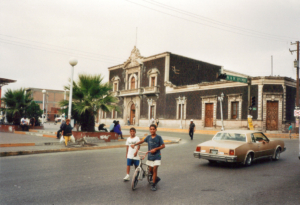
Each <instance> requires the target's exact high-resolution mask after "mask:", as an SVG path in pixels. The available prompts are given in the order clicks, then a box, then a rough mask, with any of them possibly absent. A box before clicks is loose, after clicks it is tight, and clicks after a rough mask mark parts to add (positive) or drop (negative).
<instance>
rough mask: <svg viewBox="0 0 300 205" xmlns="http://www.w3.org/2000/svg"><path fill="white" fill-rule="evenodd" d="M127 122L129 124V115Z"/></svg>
mask: <svg viewBox="0 0 300 205" xmlns="http://www.w3.org/2000/svg"><path fill="white" fill-rule="evenodd" d="M127 124H128V125H130V121H129V117H127Z"/></svg>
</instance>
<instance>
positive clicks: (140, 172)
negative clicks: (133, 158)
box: [131, 151, 152, 190]
mask: <svg viewBox="0 0 300 205" xmlns="http://www.w3.org/2000/svg"><path fill="white" fill-rule="evenodd" d="M139 153H144V154H145V155H139ZM147 154H148V152H142V151H139V152H138V156H139V158H140V163H139V166H138V167H137V168H136V169H135V172H134V174H133V178H132V182H131V188H132V190H135V188H136V185H137V184H138V182H139V181H142V180H143V178H145V177H146V176H147V180H148V182H149V184H150V183H151V181H152V174H151V173H150V171H149V166H148V165H146V164H145V163H143V162H142V161H143V159H145V157H146V155H147ZM143 165H146V166H147V170H146V171H145V169H144V168H143Z"/></svg>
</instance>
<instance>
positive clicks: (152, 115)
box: [150, 105, 155, 119]
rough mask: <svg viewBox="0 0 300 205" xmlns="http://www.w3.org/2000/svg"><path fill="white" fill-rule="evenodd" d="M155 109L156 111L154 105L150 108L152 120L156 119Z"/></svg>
mask: <svg viewBox="0 0 300 205" xmlns="http://www.w3.org/2000/svg"><path fill="white" fill-rule="evenodd" d="M154 109H155V106H154V105H152V106H150V119H152V118H153V119H155V116H154Z"/></svg>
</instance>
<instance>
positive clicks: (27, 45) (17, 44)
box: [0, 38, 116, 63]
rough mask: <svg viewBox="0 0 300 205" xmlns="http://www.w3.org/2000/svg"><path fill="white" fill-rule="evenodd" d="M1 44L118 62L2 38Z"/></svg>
mask: <svg viewBox="0 0 300 205" xmlns="http://www.w3.org/2000/svg"><path fill="white" fill-rule="evenodd" d="M0 42H2V43H5V44H10V45H15V46H21V47H25V48H31V49H34V50H42V51H48V52H52V53H57V54H62V55H77V56H78V57H81V58H84V59H89V60H94V61H99V62H103V63H115V62H116V61H113V60H110V61H103V60H99V59H95V58H94V57H91V56H87V55H82V54H80V55H78V54H77V53H72V52H68V51H61V50H55V49H51V48H44V47H38V46H35V45H29V44H25V43H20V42H14V41H9V40H3V39H1V38H0Z"/></svg>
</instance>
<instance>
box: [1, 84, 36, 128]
mask: <svg viewBox="0 0 300 205" xmlns="http://www.w3.org/2000/svg"><path fill="white" fill-rule="evenodd" d="M30 95H31V93H30V92H27V93H26V94H25V89H23V88H20V89H18V90H11V89H8V90H7V91H6V93H5V94H4V97H3V98H2V99H1V100H3V101H4V103H5V105H6V108H1V110H2V111H4V112H6V113H7V120H8V122H9V123H11V122H12V123H13V124H14V125H19V124H20V119H21V117H23V116H25V110H26V108H27V107H28V106H29V105H30V103H31V101H32V100H33V99H32V98H31V97H30Z"/></svg>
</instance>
